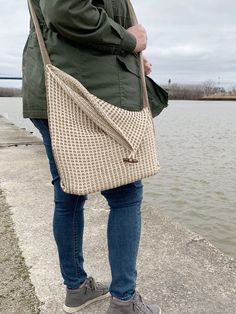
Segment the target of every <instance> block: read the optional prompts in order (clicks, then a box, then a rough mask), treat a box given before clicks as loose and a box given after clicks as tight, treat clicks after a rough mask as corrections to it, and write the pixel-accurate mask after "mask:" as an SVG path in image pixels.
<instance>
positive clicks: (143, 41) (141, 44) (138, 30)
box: [127, 24, 147, 52]
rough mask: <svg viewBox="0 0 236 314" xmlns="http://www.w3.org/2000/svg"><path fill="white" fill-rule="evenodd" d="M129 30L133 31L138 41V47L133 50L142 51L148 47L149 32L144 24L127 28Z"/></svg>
mask: <svg viewBox="0 0 236 314" xmlns="http://www.w3.org/2000/svg"><path fill="white" fill-rule="evenodd" d="M127 31H128V32H130V33H132V34H133V35H134V36H135V38H136V41H137V44H136V47H135V49H134V51H133V52H141V51H143V50H144V49H146V48H147V32H146V30H145V28H143V26H142V25H140V24H136V25H134V26H132V27H129V28H128V29H127Z"/></svg>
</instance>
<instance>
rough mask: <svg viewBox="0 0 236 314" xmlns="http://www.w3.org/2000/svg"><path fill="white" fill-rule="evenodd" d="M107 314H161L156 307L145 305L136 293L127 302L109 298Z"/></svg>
mask: <svg viewBox="0 0 236 314" xmlns="http://www.w3.org/2000/svg"><path fill="white" fill-rule="evenodd" d="M107 314H161V309H160V308H159V306H158V305H156V304H155V305H147V304H145V303H144V302H143V300H142V297H141V295H140V294H139V293H138V292H137V291H136V292H135V294H134V296H133V298H132V299H131V300H129V301H127V302H124V301H121V300H118V299H114V298H111V302H110V306H109V308H108V310H107Z"/></svg>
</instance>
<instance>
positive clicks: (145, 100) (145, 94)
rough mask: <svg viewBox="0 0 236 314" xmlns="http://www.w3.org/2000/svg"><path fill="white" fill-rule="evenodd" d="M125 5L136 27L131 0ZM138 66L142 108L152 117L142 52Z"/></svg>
mask: <svg viewBox="0 0 236 314" xmlns="http://www.w3.org/2000/svg"><path fill="white" fill-rule="evenodd" d="M127 3H128V8H129V12H130V18H131V22H132V25H136V24H138V18H137V15H136V13H135V11H134V7H133V5H132V3H131V0H127ZM139 64H140V67H139V71H140V76H141V81H142V84H141V88H142V93H143V105H144V107H148V108H149V111H150V113H151V115H152V112H151V108H150V104H149V98H148V92H147V85H146V79H145V73H144V64H143V53H142V52H140V53H139Z"/></svg>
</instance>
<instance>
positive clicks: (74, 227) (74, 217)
mask: <svg viewBox="0 0 236 314" xmlns="http://www.w3.org/2000/svg"><path fill="white" fill-rule="evenodd" d="M78 202H79V196H77V198H76V202H75V206H74V215H73V236H74V260H75V271H76V276H77V277H79V275H80V274H79V267H78V262H77V257H76V253H77V249H78V248H77V245H78V241H77V237H78V233H77V231H78V225H77V219H76V214H77V212H78V206H77V205H78Z"/></svg>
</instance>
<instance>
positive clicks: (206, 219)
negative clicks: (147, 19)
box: [0, 98, 236, 257]
mask: <svg viewBox="0 0 236 314" xmlns="http://www.w3.org/2000/svg"><path fill="white" fill-rule="evenodd" d="M3 113H8V118H9V120H11V121H12V122H14V123H15V124H17V125H19V126H20V127H25V128H27V129H29V130H30V131H35V128H34V126H33V125H32V124H31V122H30V121H29V120H28V119H23V118H22V105H21V99H20V98H0V114H3ZM154 121H155V124H156V136H157V141H158V153H159V161H160V165H161V171H160V173H159V174H157V175H156V176H154V177H150V178H146V179H144V180H143V182H144V187H145V197H144V203H149V204H152V205H153V206H154V207H157V208H159V209H161V210H162V211H163V212H164V213H166V214H167V215H169V216H172V217H174V218H175V219H176V220H178V221H179V222H181V223H182V224H184V225H186V226H187V227H188V228H190V229H191V230H193V231H195V232H197V233H199V234H201V235H203V236H204V237H206V238H207V239H208V240H209V241H210V242H212V243H213V244H214V245H215V246H216V247H218V248H219V249H220V250H221V251H223V252H224V253H226V254H228V255H230V256H234V257H236V194H235V182H236V102H224V101H220V102H206V101H204V102H200V101H171V102H170V105H169V107H168V108H167V109H165V110H164V111H163V112H162V113H161V115H160V116H159V117H157V118H155V120H154ZM37 134H38V133H37Z"/></svg>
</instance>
